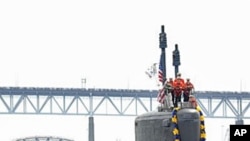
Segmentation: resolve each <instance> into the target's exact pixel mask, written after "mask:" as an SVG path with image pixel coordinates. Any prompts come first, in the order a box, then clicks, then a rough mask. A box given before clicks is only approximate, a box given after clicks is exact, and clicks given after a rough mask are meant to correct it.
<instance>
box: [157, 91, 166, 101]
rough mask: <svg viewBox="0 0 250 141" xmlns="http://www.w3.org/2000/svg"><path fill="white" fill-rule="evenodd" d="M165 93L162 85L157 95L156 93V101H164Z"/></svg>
mask: <svg viewBox="0 0 250 141" xmlns="http://www.w3.org/2000/svg"><path fill="white" fill-rule="evenodd" d="M165 97H166V94H165V89H164V87H163V88H162V89H160V90H159V92H158V95H157V101H158V102H160V103H161V104H163V103H164V100H165Z"/></svg>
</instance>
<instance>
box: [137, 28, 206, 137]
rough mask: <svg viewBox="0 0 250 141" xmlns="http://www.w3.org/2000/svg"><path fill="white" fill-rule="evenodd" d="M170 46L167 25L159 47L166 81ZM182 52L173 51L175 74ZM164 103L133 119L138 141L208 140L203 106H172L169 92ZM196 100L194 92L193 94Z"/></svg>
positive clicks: (163, 78) (163, 77)
mask: <svg viewBox="0 0 250 141" xmlns="http://www.w3.org/2000/svg"><path fill="white" fill-rule="evenodd" d="M166 47H167V38H166V33H165V32H164V26H163V25H162V27H161V33H160V48H161V57H160V58H161V59H160V63H159V68H160V69H161V70H162V71H161V72H160V73H161V75H162V76H161V78H159V80H163V83H162V84H163V85H162V86H163V87H164V82H165V81H166V78H167V76H166V66H165V62H166V61H165V48H166ZM179 65H180V55H179V50H178V45H175V50H174V51H173V66H175V77H176V75H177V73H178V72H179V69H178V66H179ZM165 94H166V97H165V98H164V101H163V104H161V106H158V107H157V110H156V111H150V112H147V113H144V114H141V115H138V116H137V117H136V118H135V121H134V124H135V125H134V128H135V141H205V140H206V132H205V121H204V116H203V114H202V111H201V109H200V107H199V106H198V105H197V102H196V106H194V105H193V103H191V102H190V101H185V102H184V101H183V102H182V101H179V102H178V104H177V105H175V106H172V105H171V103H172V102H171V94H170V93H168V92H166V93H165ZM190 97H192V98H194V99H195V96H194V95H190V96H189V98H190Z"/></svg>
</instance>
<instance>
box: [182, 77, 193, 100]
mask: <svg viewBox="0 0 250 141" xmlns="http://www.w3.org/2000/svg"><path fill="white" fill-rule="evenodd" d="M193 90H194V85H193V84H192V83H191V82H190V79H189V78H187V79H186V83H185V88H184V92H183V97H184V102H187V101H188V99H189V95H192V92H193Z"/></svg>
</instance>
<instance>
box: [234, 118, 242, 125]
mask: <svg viewBox="0 0 250 141" xmlns="http://www.w3.org/2000/svg"><path fill="white" fill-rule="evenodd" d="M243 124H244V120H243V119H236V121H235V125H243Z"/></svg>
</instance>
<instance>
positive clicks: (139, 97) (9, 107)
mask: <svg viewBox="0 0 250 141" xmlns="http://www.w3.org/2000/svg"><path fill="white" fill-rule="evenodd" d="M157 93H158V91H156V90H127V89H120V90H118V89H80V88H35V87H0V114H43V115H46V114H47V115H89V116H93V115H96V116H98V115H102V116H103V115H108V116H137V115H139V114H142V113H145V112H149V111H153V110H156V108H157V106H158V105H159V104H158V102H157V101H156V97H157ZM196 97H197V100H198V103H199V105H200V107H201V109H202V111H203V113H204V115H205V117H207V118H235V119H250V110H249V107H250V93H249V92H240V93H239V92H216V91H196Z"/></svg>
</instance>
